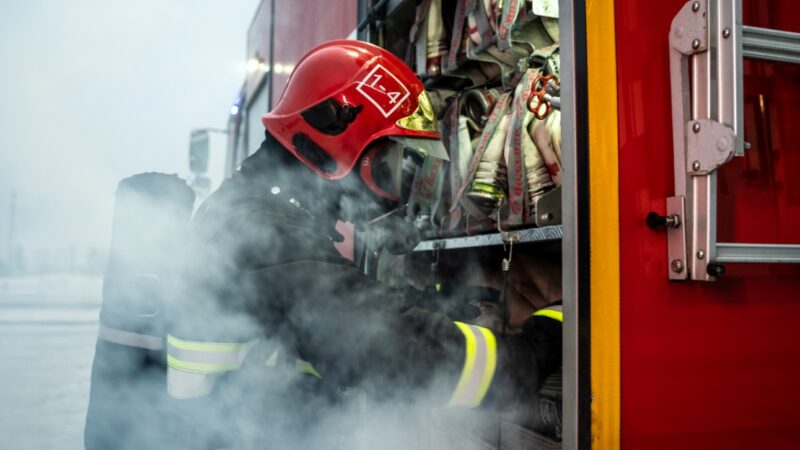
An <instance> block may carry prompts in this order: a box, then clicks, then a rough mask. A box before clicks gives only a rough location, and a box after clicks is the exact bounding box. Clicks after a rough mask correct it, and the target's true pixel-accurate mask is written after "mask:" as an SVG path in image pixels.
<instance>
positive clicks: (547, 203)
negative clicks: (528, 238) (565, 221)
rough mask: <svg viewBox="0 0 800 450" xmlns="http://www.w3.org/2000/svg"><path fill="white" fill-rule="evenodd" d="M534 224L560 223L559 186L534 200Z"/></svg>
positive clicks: (539, 225) (548, 224) (542, 225)
mask: <svg viewBox="0 0 800 450" xmlns="http://www.w3.org/2000/svg"><path fill="white" fill-rule="evenodd" d="M534 210H535V211H536V226H537V227H546V226H550V225H561V186H559V187H557V188H555V189H553V190H551V191H549V192H547V193H545V194H544V195H542V196H541V197H539V198H538V199H537V200H536V207H535V208H534Z"/></svg>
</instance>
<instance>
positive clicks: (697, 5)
mask: <svg viewBox="0 0 800 450" xmlns="http://www.w3.org/2000/svg"><path fill="white" fill-rule="evenodd" d="M699 10H700V2H694V3H692V11H694V12H697V11H699Z"/></svg>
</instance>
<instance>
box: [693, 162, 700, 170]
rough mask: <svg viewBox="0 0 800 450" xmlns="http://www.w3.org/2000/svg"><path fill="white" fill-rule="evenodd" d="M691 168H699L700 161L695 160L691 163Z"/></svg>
mask: <svg viewBox="0 0 800 450" xmlns="http://www.w3.org/2000/svg"><path fill="white" fill-rule="evenodd" d="M692 170H700V161H695V162H693V163H692Z"/></svg>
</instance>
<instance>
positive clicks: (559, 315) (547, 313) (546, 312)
mask: <svg viewBox="0 0 800 450" xmlns="http://www.w3.org/2000/svg"><path fill="white" fill-rule="evenodd" d="M533 315H534V316H544V317H549V318H551V319H555V320H557V321H559V322H561V323H564V312H563V311H554V310H552V309H540V310H538V311H536V312H535V313H533Z"/></svg>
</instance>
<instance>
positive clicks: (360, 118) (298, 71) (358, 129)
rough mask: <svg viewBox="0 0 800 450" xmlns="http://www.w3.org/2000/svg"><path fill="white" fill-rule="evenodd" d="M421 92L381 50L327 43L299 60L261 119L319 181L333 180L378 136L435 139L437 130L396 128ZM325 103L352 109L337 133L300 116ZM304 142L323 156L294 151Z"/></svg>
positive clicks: (417, 82)
mask: <svg viewBox="0 0 800 450" xmlns="http://www.w3.org/2000/svg"><path fill="white" fill-rule="evenodd" d="M423 92H424V86H423V85H422V83H421V82H420V80H419V79H418V78H417V76H416V75H415V74H414V72H412V71H411V69H410V68H409V67H408V66H407V65H405V63H403V61H401V60H400V59H399V58H397V57H396V56H394V55H393V54H391V53H390V52H388V51H386V50H385V49H383V48H381V47H378V46H376V45H373V44H369V43H367V42H362V41H354V40H335V41H329V42H325V43H323V44H320V45H318V46H316V47H314V48H312V49H311V50H310V51H309V52H308V53H306V54H305V56H303V57H302V58H301V59H300V61H299V62H298V63H297V65H296V67H295V69H294V71H293V72H292V75H291V76H290V77H289V81H288V82H287V84H286V88H285V89H284V91H283V95H282V96H281V99H280V100H279V101H278V104H277V105H276V106H275V108H274V109H273V110H272V111H270V112H269V113H267V114H266V115H265V116H264V117H263V118H262V119H261V120H262V122H263V123H264V126H265V127H266V128H267V130H268V131H269V133H270V134H271V135H272V136H274V137H275V138H276V139H277V140H278V141H280V143H281V144H282V145H283V146H284V147H285V148H286V149H288V150H289V151H290V152H291V153H292V154H293V155H294V156H295V157H297V158H298V159H299V160H300V161H302V162H303V163H304V164H305V165H306V166H308V167H309V168H311V169H312V170H314V171H315V172H316V173H318V174H319V175H320V176H321V177H323V178H326V179H331V180H333V179H339V178H342V177H344V176H346V175H347V174H349V173H350V172H351V171H352V170H353V167H354V166H355V164H356V162H357V161H358V159H359V158H360V157H361V155H362V154H363V152H364V151H365V150H366V148H367V147H368V146H369V144H370V143H372V142H374V141H375V140H377V139H379V138H383V137H388V136H407V137H418V138H430V139H440V137H441V136H440V134H439V132H438V131H424V130H412V129H407V128H402V127H400V126H398V125H397V121H398V120H400V119H402V118H405V117H408V116H410V115H412V114H413V113H414V112H415V111H416V110H417V108H418V106H419V104H418V102H419V96H420V94H422V93H423ZM331 101H333V102H335V103H336V104H337V105H339V106H341V107H346V108H349V110H350V111H355V116H354V117H352V116H351V117H350V118H349V120H348V123H346V126H345V127H344V129H343V130H342V129H341V128H338V129H336V130H334V132H331V131H330V130H328V131H327V132H326V130H322V129H320V128H319V127H316V126H314V125H312V124H311V123H310V122H309V121H308V120H307V119H306V118H304V117H303V113H304V111H308V110H309V109H311V108H313V107H315V106H317V105H320V104H321V103H323V102H327V103H328V104H331ZM309 141H310V142H311V143H312V145H311V147H313V148H314V149H315V150H316V151H317V152H318V153H324V154H323V155H314V154H309V152H308V151H307V150H304V149H303V148H300V147H303V145H302V143H303V142H305V143H308V142H309ZM306 148H308V147H306ZM320 157H321V159H322V160H324V162H326V164H322V163H321V161H320Z"/></svg>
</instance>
